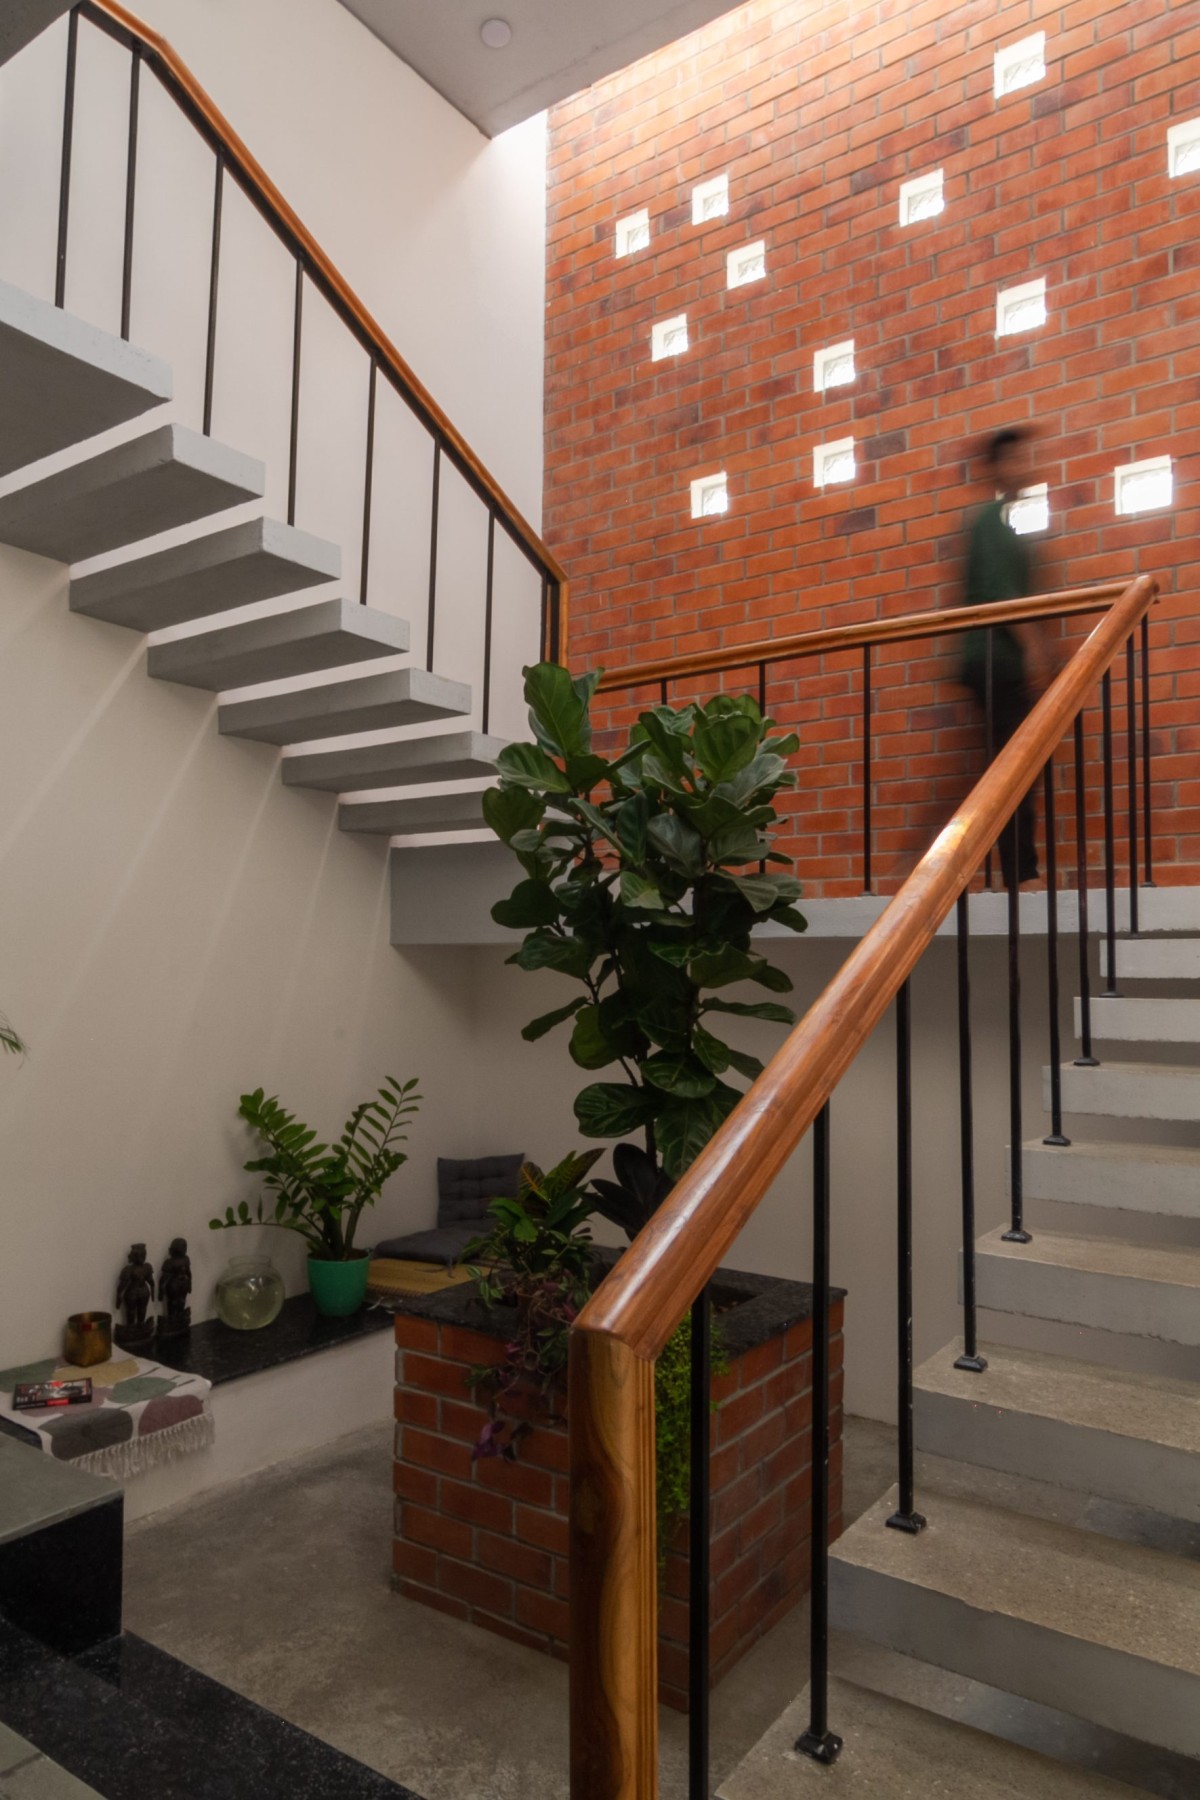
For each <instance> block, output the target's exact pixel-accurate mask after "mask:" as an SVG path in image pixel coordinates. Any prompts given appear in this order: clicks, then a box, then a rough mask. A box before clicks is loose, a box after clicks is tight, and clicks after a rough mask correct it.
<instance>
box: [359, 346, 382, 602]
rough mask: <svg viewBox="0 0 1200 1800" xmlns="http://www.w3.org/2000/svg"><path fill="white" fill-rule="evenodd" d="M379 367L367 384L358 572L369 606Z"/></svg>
mask: <svg viewBox="0 0 1200 1800" xmlns="http://www.w3.org/2000/svg"><path fill="white" fill-rule="evenodd" d="M378 373H379V365H378V364H377V363H376V361H375V358H374V357H372V358H371V375H370V380H369V381H368V383H367V466H366V472H365V474H364V476H363V525H362V556H361V557H360V559H359V570H358V603H359V605H360V606H365V605H366V604H367V580H368V574H369V571H370V566H371V489H372V485H373V480H374V475H375V383H376V378H377V376H378Z"/></svg>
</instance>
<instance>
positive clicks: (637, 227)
mask: <svg viewBox="0 0 1200 1800" xmlns="http://www.w3.org/2000/svg"><path fill="white" fill-rule="evenodd" d="M649 243H650V209H649V208H648V207H645V206H644V207H643V208H642V210H641V212H635V213H627V214H626V216H625V217H624V218H623V219H618V220H617V237H616V254H617V255H618V256H635V255H636V254H637V252H638V251H639V250H645V249H646V248H647V247H648V246H649Z"/></svg>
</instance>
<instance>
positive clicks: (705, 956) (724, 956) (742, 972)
mask: <svg viewBox="0 0 1200 1800" xmlns="http://www.w3.org/2000/svg"><path fill="white" fill-rule="evenodd" d="M762 960H763V959H762V957H761V956H751V955H749V954H748V953H747V952H746V951H745V950H735V949H734V947H733V945H732V944H722V945H721V946H720V947H719V949H716V950H705V951H702V952H701V954H700V955H699V956H695V957H693V958H692V960H691V961H690V963H689V964H688V974H689V975H690V976H691V978H692V980H693V981H694V982H695V983H696V986H697V987H701V988H719V987H728V986H729V984H730V982H732V981H753V980H755V979H756V978H757V975H758V970H759V967H760V965H761V963H762Z"/></svg>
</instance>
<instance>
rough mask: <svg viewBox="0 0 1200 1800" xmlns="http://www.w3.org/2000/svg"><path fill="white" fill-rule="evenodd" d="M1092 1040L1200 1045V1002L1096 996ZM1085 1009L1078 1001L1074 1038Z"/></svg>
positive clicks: (1079, 1030)
mask: <svg viewBox="0 0 1200 1800" xmlns="http://www.w3.org/2000/svg"><path fill="white" fill-rule="evenodd" d="M1091 1012H1092V1036H1093V1037H1094V1038H1096V1039H1097V1040H1098V1041H1099V1042H1102V1043H1110V1044H1120V1043H1124V1044H1200V1000H1158V999H1152V1000H1146V999H1127V998H1126V997H1125V996H1123V995H1118V996H1117V997H1116V998H1113V997H1112V996H1111V995H1109V996H1106V995H1104V994H1098V995H1096V996H1095V997H1094V998H1093V1000H1092V1007H1091ZM1081 1014H1082V1006H1081V1003H1080V1001H1079V1000H1078V999H1076V1001H1075V1035H1076V1037H1079V1036H1080V1034H1081V1027H1082V1019H1081Z"/></svg>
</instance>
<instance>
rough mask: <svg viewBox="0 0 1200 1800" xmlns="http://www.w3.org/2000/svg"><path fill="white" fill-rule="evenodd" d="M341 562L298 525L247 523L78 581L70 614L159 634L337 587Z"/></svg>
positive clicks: (321, 541) (334, 548)
mask: <svg viewBox="0 0 1200 1800" xmlns="http://www.w3.org/2000/svg"><path fill="white" fill-rule="evenodd" d="M341 561H342V558H341V552H340V550H339V549H338V547H337V545H336V544H330V543H327V542H326V541H325V540H324V539H323V538H317V537H313V536H312V535H311V534H310V533H309V532H307V531H297V529H296V527H295V526H294V525H283V524H280V522H279V521H278V520H276V519H264V518H260V519H247V520H244V521H243V522H242V523H241V524H239V525H227V526H224V527H223V528H222V529H221V530H219V531H210V532H206V533H205V534H204V535H203V536H202V537H195V538H189V539H188V541H187V542H186V543H185V544H174V545H172V546H171V548H170V549H168V550H155V551H151V553H150V554H149V555H147V556H135V557H130V558H127V559H126V560H125V561H124V562H119V563H114V564H113V565H112V566H111V567H110V568H107V569H97V570H95V571H93V572H92V573H90V574H87V575H77V576H76V577H75V578H74V580H73V581H72V582H71V610H72V612H80V613H86V614H87V615H88V616H89V618H93V619H105V620H107V621H108V622H109V624H112V625H126V626H129V627H130V628H131V629H132V630H134V631H157V630H160V629H162V628H163V627H165V626H168V625H183V624H186V623H187V621H188V620H189V619H203V618H207V617H209V616H210V615H211V614H213V613H220V612H232V610H233V609H234V608H235V607H238V606H249V605H251V604H252V603H253V602H254V601H257V600H273V599H275V598H277V597H278V596H279V595H281V594H292V593H297V592H299V590H300V589H301V588H306V587H313V586H315V585H316V584H317V583H318V582H322V581H335V580H336V579H337V577H338V575H339V574H340V572H341Z"/></svg>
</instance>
